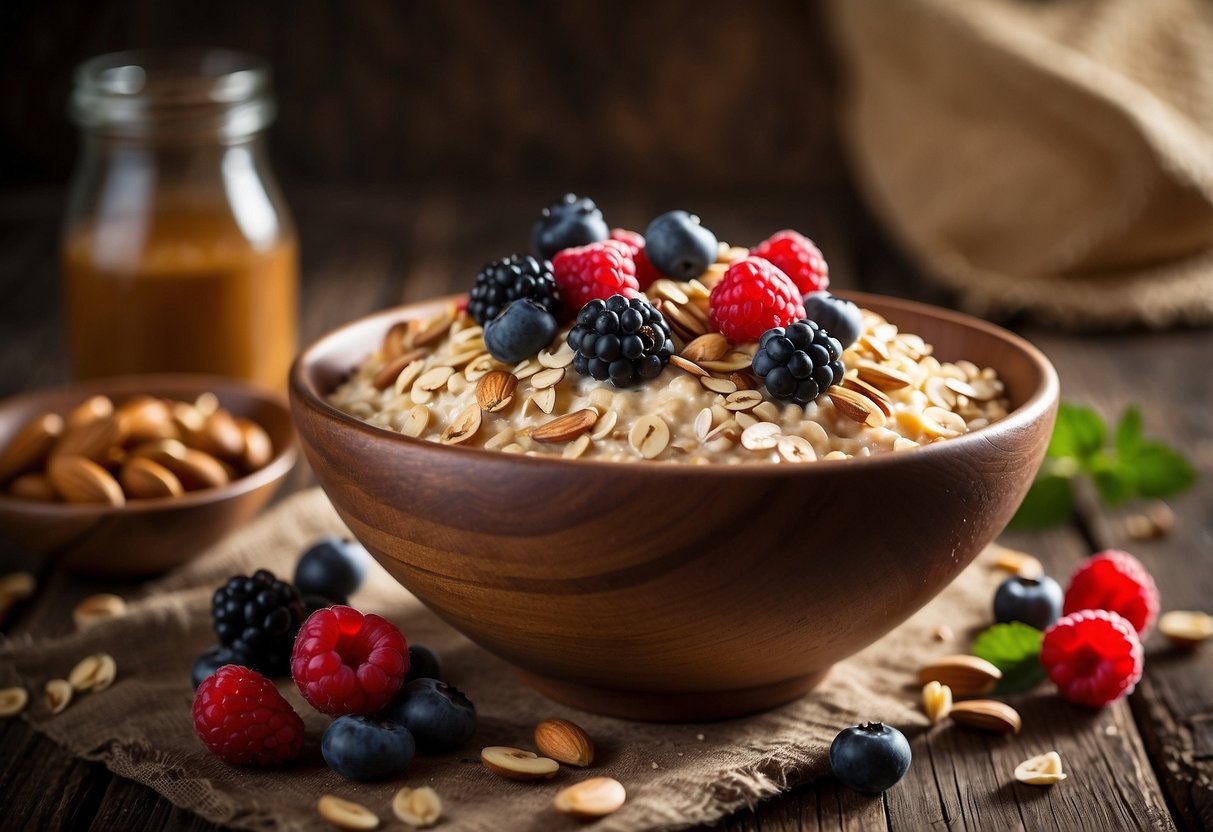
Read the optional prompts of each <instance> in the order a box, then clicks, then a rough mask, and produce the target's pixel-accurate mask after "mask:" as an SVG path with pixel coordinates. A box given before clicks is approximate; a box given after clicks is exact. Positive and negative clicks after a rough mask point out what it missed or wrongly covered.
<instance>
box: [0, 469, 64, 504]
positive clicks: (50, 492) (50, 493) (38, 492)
mask: <svg viewBox="0 0 1213 832" xmlns="http://www.w3.org/2000/svg"><path fill="white" fill-rule="evenodd" d="M8 493H9V494H12V495H13V496H14V497H17V498H19V499H22V500H39V501H41V502H44V503H54V502H57V501H58V500H59V494H58V493H57V492H56V491H55V488H54V486H52V485H51V481H50V480H48V479H47V478H46V474H22V475H21V476H19V477H17V479H15V480H13V481H12V482H11V483H9V486H8Z"/></svg>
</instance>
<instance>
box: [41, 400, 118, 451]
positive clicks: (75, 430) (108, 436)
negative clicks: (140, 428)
mask: <svg viewBox="0 0 1213 832" xmlns="http://www.w3.org/2000/svg"><path fill="white" fill-rule="evenodd" d="M106 401H109V400H108V399H106ZM122 440H123V434H122V422H121V420H119V418H118V416H117V414H114V413H110V414H109V415H107V416H102V417H99V418H97V419H93V420H91V421H89V422H86V423H84V424H82V425H78V426H76V427H70V426H69V427H68V428H67V429H66V430H65V431H64V432H63V435H62V436H61V437H59V440H58V441H57V442H56V443H55V447H54V448H53V449H52V450H51V455H52V456H81V457H84V458H85V459H91V460H92V461H93V462H104V461H105V459H106V455H107V454H108V453H109V451H110V450H111V449H112V448H113V447H114V446H116V445H121V444H122Z"/></svg>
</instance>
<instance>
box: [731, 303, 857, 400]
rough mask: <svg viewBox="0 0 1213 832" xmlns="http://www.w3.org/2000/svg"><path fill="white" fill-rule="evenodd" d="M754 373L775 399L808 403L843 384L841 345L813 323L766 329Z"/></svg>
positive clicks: (804, 322) (756, 355) (755, 356)
mask: <svg viewBox="0 0 1213 832" xmlns="http://www.w3.org/2000/svg"><path fill="white" fill-rule="evenodd" d="M753 368H754V372H755V373H757V374H758V375H759V376H761V377H762V379H763V381H764V382H766V386H767V392H768V393H770V394H771V395H772V396H774V397H775V398H777V399H783V400H784V401H793V402H796V403H797V404H802V405H803V404H808V403H809V402H811V401H813V400H814V399H816V398H817V397H818V396H820V395H821V394H822V393H824V392H825V391H826V390H827V389H829V387H830V386H831V385H834V384H839V383H840V382H841V381H842V374H843V373H844V372H845V371H846V368H845V367H844V366H843V364H842V345H841V344H840V343H838V339H837V338H835V337H834V336H833V335H831V334H830V333H828V332H826V331H825V330H824V329H822V328H821V327H819V326H818V325H817V324H816V323H814V322H813V321H807V320H806V321H797V322H796V323H794V324H789V325H788V326H787V327H786V328H785V327H782V326H777V327H774V328H772V329H768V330H767V331H766V332H764V333H763V334H762V338H761V339H759V341H758V352H756V353H754V362H753Z"/></svg>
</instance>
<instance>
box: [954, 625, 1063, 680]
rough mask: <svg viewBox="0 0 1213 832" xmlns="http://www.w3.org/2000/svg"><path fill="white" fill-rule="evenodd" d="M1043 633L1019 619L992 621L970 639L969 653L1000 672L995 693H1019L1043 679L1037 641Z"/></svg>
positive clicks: (1038, 641)
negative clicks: (996, 622) (1007, 621)
mask: <svg viewBox="0 0 1213 832" xmlns="http://www.w3.org/2000/svg"><path fill="white" fill-rule="evenodd" d="M1043 638H1044V634H1043V633H1041V632H1040V630H1038V629H1036V628H1035V627H1029V626H1028V625H1027V624H1023V623H1021V622H1019V621H1013V622H1011V623H1010V624H995V625H994V626H993V627H991V628H990V629H988V630H986V631H985V632H983V633H982V634H981V635H979V636H978V637H977V639H976V640H975V641H974V642H973V650H972V653H973V655H974V656H977V657H978V658H981V659H985V660H986V661H988V662H989V663H990V664H992V665H994V666H995V667H997V668H998V669H999V670H1001V671H1002V679H1001V680H999V682H998V687H996V688H995V689H994V693H995V695H999V696H1005V695H1007V694H1012V693H1022V692H1023V691H1025V690H1031V689H1032V688H1034V687H1036V686H1037V685H1038V684H1040V683H1041V682H1042V681H1044V678H1045V670H1044V668H1043V667H1041V666H1040V643H1041V641H1042V639H1043Z"/></svg>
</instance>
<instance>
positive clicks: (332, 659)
mask: <svg viewBox="0 0 1213 832" xmlns="http://www.w3.org/2000/svg"><path fill="white" fill-rule="evenodd" d="M408 650H409V648H408V644H406V643H405V640H404V636H403V635H401V634H400V630H399V629H398V628H397V627H396V625H395V624H393V623H392V622H390V621H388V620H387V619H385V618H381V617H379V616H378V615H374V614H370V615H363V614H362V613H360V612H358V610H356V609H353V608H352V607H342V606H338V607H330V608H329V609H325V610H319V611H318V612H314V613H312V614H311V615H310V616H309V617H308V619H307V621H305V622H304V624H303V627H302V628H301V629H300V630H299V636H298V638H296V639H295V652H294V655H293V656H292V657H291V676H293V677H294V679H295V684H296V685H297V686H298V688H299V692H300V693H302V694H303V698H304V699H306V700H307V701H308V702H309V703H311V705H312V707H313V708H315V709H316V710H318V711H320V712H321V713H326V714H329V715H330V716H342V715H344V714H369V713H373V712H374V711H377V710H379V709H380V708H382V707H383V706H384V705H386V704H387V703H388V702H390V701H391V699H392V697H393V696H395V695H396V691H398V690H400V686H401V685H402V684H403V683H404V676H405V674H406V673H407V672H408V668H409V653H408Z"/></svg>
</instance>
